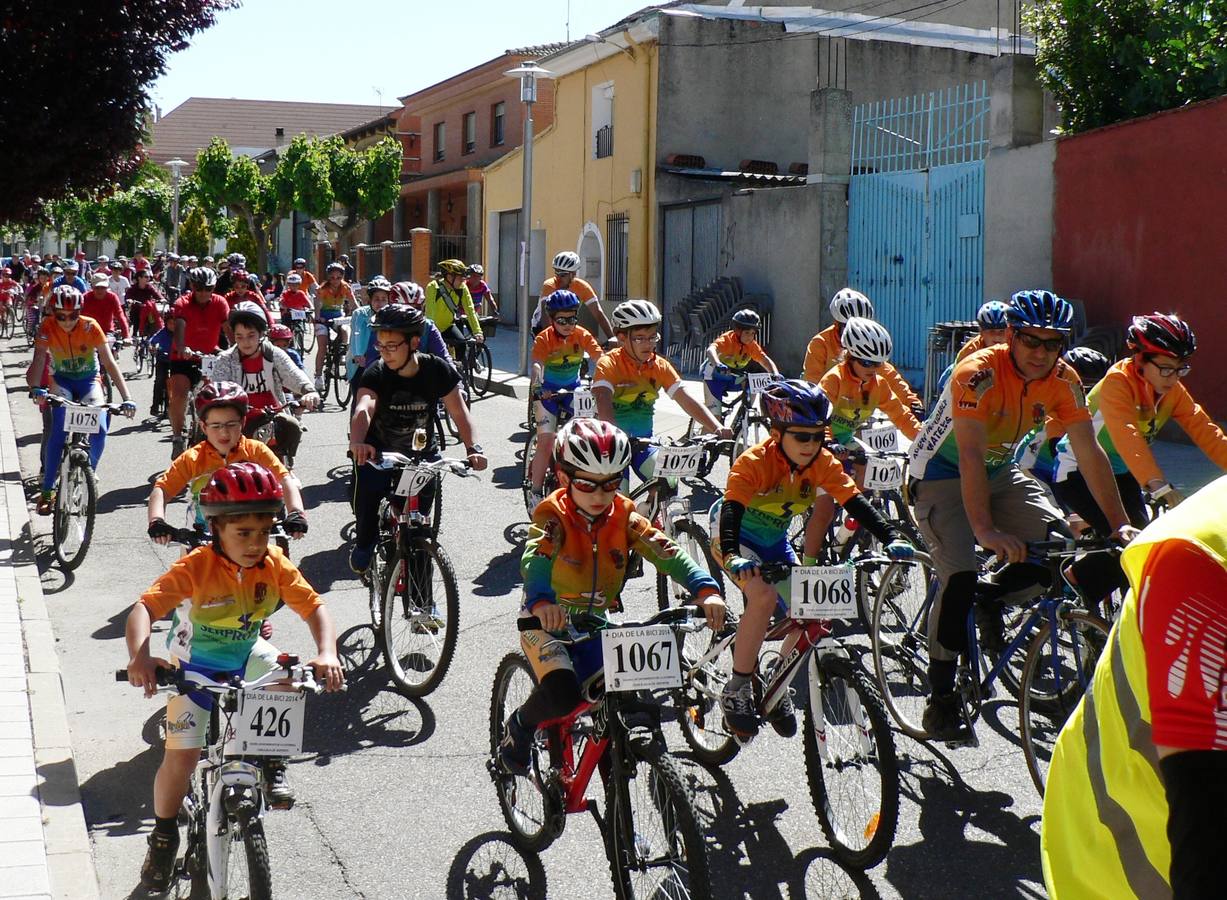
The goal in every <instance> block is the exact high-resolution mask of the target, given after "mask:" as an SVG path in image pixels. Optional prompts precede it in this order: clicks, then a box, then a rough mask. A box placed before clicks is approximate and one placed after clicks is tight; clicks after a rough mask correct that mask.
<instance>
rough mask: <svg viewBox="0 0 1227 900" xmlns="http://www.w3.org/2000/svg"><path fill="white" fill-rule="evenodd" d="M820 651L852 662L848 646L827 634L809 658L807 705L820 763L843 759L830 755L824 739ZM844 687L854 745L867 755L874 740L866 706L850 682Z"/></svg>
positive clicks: (824, 763) (836, 762)
mask: <svg viewBox="0 0 1227 900" xmlns="http://www.w3.org/2000/svg"><path fill="white" fill-rule="evenodd" d="M820 653H821V654H829V655H831V656H836V657H839V658H840V659H843V660H847V662H848V665H852V659H851V657H849V656H848V651H847V650H845V649H844V648H843V647H841V646H840V645H839V644H837V643H836V642H835V641H834V640H833V639H832V638H829V637H828V638H823V639H822V641H820V642H819V644H818V646H817V647H816V648H815V651H814V652H813V653H811V654H810V658H809V708H810V714H811V715H812V716H813V720H814V725H813V728H814V740H815V743H816V744H817V745H818V758H819V759H821V760H822V762H823V765H827V764H831V763H835V764H838V763H840V762H842V761H843V760H840V759H832V758H831V749H830V746H829V745H828V743H827V727H826V712H825V710H824V709H823V705H822V682H823V679H824V673H823V672H822V670H821V663H819V661H818V658H819V654H820ZM843 690H844V696H845V699H846V701H847V704H848V715H849V718H850V719H851V724H852V725H853V726H855V728H856V740H857V749H858V750H859V751H860V754H861V755H863V756H868V755H869V754H870V753H871V752H872V751H873V740H872V738H871V737H870V734H869V722H868V720H867V719H866V717H865V710H864V709H863V708H862V707H861V699H860V697H858V696H857V694H856V691H854V690H853V689H852V685H851V684H850V683H845V684H844V688H843Z"/></svg>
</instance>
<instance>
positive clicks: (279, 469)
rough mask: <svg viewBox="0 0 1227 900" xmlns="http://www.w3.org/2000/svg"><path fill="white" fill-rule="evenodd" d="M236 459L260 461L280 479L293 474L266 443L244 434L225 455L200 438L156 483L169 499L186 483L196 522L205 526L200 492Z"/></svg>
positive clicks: (179, 456) (176, 494)
mask: <svg viewBox="0 0 1227 900" xmlns="http://www.w3.org/2000/svg"><path fill="white" fill-rule="evenodd" d="M235 462H254V463H259V464H260V465H262V466H264V468H266V469H268V470H269V471H270V472H272V473H273V477H274V478H276V479H277V480H278V481H282V480H284V479H285V478H287V477H289V474H290V473H289V470H287V469H286V467H285V466H284V465H282V464H281V460H279V459H278V458H277V454H275V453H273V451H272V450H270V449H269V448H268V445H267V444H265V443H264V442H263V441H257V440H256V439H255V438H249V437H244V438H239V442H238V443H237V444H235V446H234V449H233V450H231V451H230V455H229V456H227V457H226V458H225V459H222V455H221V454H220V453H218V452H217V450H216V449H215V448H214V446H213V445H212V444H210V443H209V442H208V441H201V442H200V443H199V444H196V445H195V446H194V447H189V448H188V449H187V450H185V451H183V452H182V453H180V454H179V455H178V456H177V457H176V458H175V461H174V462H172V463H171V464H170V468H169V469H167V470H166V471H165V472H164V473H163V474H162V477H161V478H159V479H158V480H157V481H156V482H154V485H153V486H154V487H157V488H161V489H162V493H163V494H164V495H165V498H166V499H167V500H171V499H173V498H174V497H177V496H179V492H180V491H182V490H183V489H184V488H185V487H186V488H187V489H188V491H189V492H190V493H191V495H192V503H193V505H194V507H195V509H196V524H197V525H200V526H201V527H204V525H205V520H204V516H203V515H202V514H201V512H200V492H201V491H203V490H204V489H205V487H206V485H208V483H209V479H210V478H211V477H212V476H213V473H214V472H216V471H217V470H218V469H220V468H221V467H222V466H224V465H228V464H229V463H235Z"/></svg>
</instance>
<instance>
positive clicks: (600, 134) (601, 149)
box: [596, 125, 613, 159]
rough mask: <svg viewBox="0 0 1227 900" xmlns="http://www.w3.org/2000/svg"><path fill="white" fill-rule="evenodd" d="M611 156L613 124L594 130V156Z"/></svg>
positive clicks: (601, 157) (600, 157) (602, 157)
mask: <svg viewBox="0 0 1227 900" xmlns="http://www.w3.org/2000/svg"><path fill="white" fill-rule="evenodd" d="M607 156H613V126H612V125H605V126H603V127H601V128H598V129H597V132H596V158H597V159H604V158H605V157H607Z"/></svg>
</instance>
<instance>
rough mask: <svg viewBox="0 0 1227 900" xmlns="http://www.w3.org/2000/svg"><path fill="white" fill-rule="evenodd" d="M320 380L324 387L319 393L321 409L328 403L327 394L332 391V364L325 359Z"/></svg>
mask: <svg viewBox="0 0 1227 900" xmlns="http://www.w3.org/2000/svg"><path fill="white" fill-rule="evenodd" d="M320 378H321V379H323V385H324V389H323V390H322V391H320V407H321V408H322V407H324V406H325V405H326V404H327V403H328V392H329V391H331V390H332V364H331V362H330V361H329V360H328V359H327V358H326V357H325V359H324V368H323V370H322V371H321V372H320Z"/></svg>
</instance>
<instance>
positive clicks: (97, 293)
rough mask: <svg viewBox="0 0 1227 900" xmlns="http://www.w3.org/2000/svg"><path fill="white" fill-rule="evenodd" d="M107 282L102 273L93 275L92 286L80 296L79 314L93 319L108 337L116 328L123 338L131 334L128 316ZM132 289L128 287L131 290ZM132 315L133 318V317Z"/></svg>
mask: <svg viewBox="0 0 1227 900" xmlns="http://www.w3.org/2000/svg"><path fill="white" fill-rule="evenodd" d="M108 283H109V281H108V279H107V277H106V276H105V275H103V274H101V273H100V274H98V275H95V276H94V288H93V290H91V291H90V292H89V293H88V294H85V295H84V297H83V298H82V306H81V315H83V316H86V317H87V318H90V319H93V320H94V321H95V322H96V323H97V325H98V327H99V328H101V329H102V333H103V334H105V335H107V337H108V338H109V337H110V336H111V333H112V332H114V331H115V329H116V328H118V329H119V332H120V334H122V335H123V336H124V337H125V338H129V337H131V336H132V328H131V326H130V325H129V323H128V316H127V315H125V313H124V308H123V305H122V304H121V303H120V302H119V298H118V297H117V296H115V294H114V293H112V292H111V290H110V289H109V288H108V287H107V284H108ZM131 290H132V289H129V292H131ZM135 318H136V317H135V315H133V319H135Z"/></svg>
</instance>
